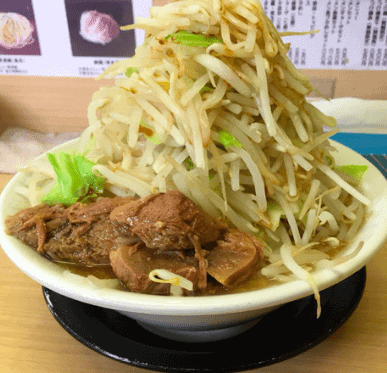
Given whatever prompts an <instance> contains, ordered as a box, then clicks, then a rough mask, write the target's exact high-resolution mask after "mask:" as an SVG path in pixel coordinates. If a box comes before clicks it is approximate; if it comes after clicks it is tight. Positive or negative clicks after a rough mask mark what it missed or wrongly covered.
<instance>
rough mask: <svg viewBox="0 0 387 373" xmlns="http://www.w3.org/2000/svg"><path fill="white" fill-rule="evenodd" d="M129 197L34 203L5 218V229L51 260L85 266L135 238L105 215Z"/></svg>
mask: <svg viewBox="0 0 387 373" xmlns="http://www.w3.org/2000/svg"><path fill="white" fill-rule="evenodd" d="M130 200H132V198H123V197H116V198H102V199H100V200H98V201H97V202H95V203H92V204H90V205H84V204H80V203H77V204H75V205H73V206H71V207H69V208H65V207H64V206H62V205H56V206H48V205H43V204H42V205H38V206H34V207H31V208H27V209H24V210H21V211H19V212H18V213H17V214H15V215H13V216H8V217H7V218H6V220H5V225H6V230H7V233H8V234H10V235H13V236H15V237H17V238H18V239H19V240H21V241H23V242H24V243H26V244H27V245H29V246H32V247H33V248H35V249H37V251H38V252H40V253H41V254H43V255H45V256H47V257H49V258H51V259H53V260H55V261H69V262H73V263H77V264H82V265H86V266H92V265H94V264H109V252H110V250H112V249H115V248H117V247H119V246H121V245H125V244H126V245H127V244H133V243H134V242H136V241H138V238H137V237H136V236H135V235H133V233H132V232H131V230H130V228H129V227H128V226H126V225H124V224H119V223H118V222H112V221H111V220H110V219H109V215H110V212H111V211H112V210H113V209H114V208H116V207H117V206H120V205H122V204H125V203H127V202H129V201H130Z"/></svg>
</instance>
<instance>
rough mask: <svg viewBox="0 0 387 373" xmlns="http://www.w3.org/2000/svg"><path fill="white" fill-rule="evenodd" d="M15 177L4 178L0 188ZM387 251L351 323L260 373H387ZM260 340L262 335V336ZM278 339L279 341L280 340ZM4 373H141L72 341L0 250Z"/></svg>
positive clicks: (374, 264)
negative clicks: (315, 344) (307, 349)
mask: <svg viewBox="0 0 387 373" xmlns="http://www.w3.org/2000/svg"><path fill="white" fill-rule="evenodd" d="M10 178H11V175H1V174H0V189H2V188H3V187H4V186H5V184H6V183H7V181H8V180H9V179H10ZM386 268H387V247H384V248H383V249H382V250H380V251H379V253H378V254H377V255H376V256H375V257H374V258H373V259H372V260H371V262H370V263H369V264H368V266H367V283H366V288H365V292H364V296H363V298H362V300H361V301H360V304H359V306H358V308H357V309H356V310H355V312H354V313H353V315H352V316H351V317H350V319H349V320H348V321H347V322H346V323H345V324H344V325H343V326H342V327H341V328H340V329H339V330H338V331H337V332H335V333H334V334H333V335H332V336H330V337H329V338H328V339H327V340H325V341H324V342H322V343H321V344H319V345H318V346H316V347H314V348H312V349H311V350H309V351H307V352H304V353H302V354H301V355H298V356H296V357H294V358H292V359H289V360H287V361H284V362H282V363H279V364H276V365H272V366H269V367H265V368H262V369H259V370H254V371H256V372H259V373H284V372H286V373H296V372H297V373H310V372H321V373H322V372H324V373H337V372H340V373H355V372H356V373H363V372H364V373H369V372H372V373H385V372H387V359H386V356H387V291H386V285H387V271H386ZM260 338H262V336H260ZM279 338H280V336H279ZM0 372H2V373H41V372H50V373H73V372H81V373H106V372H109V373H140V372H144V373H145V372H147V370H144V369H140V368H135V367H132V366H129V365H125V364H123V363H120V362H117V361H114V360H112V359H109V358H107V357H104V356H102V355H99V354H98V353H97V352H94V351H93V350H90V349H89V348H87V347H85V346H84V345H82V344H81V343H80V342H78V341H77V340H75V339H74V338H73V337H71V336H70V335H69V334H68V333H67V332H66V331H65V330H64V329H62V327H61V326H60V325H59V324H58V323H57V322H56V320H55V319H54V318H53V316H52V315H51V313H50V311H49V310H48V308H47V307H46V304H45V301H44V299H43V295H42V288H41V286H40V285H39V284H38V283H36V282H34V281H33V280H31V279H30V278H29V277H27V276H26V275H24V273H22V272H21V271H20V270H19V269H17V267H16V266H15V265H14V264H13V263H12V262H11V261H10V260H9V259H8V257H7V256H6V255H5V254H4V252H3V251H2V250H0Z"/></svg>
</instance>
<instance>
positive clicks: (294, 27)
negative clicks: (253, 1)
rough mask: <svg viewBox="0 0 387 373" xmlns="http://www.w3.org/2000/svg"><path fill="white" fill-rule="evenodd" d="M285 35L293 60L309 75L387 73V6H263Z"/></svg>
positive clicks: (271, 2) (322, 0)
mask: <svg viewBox="0 0 387 373" xmlns="http://www.w3.org/2000/svg"><path fill="white" fill-rule="evenodd" d="M262 5H263V7H264V10H265V12H266V14H267V15H268V16H269V17H270V19H271V20H272V22H273V24H274V26H275V27H276V28H277V29H278V30H279V31H282V32H304V31H312V30H316V31H317V30H318V32H317V33H313V34H310V35H302V36H287V37H284V38H283V39H284V41H285V42H286V43H290V44H291V47H290V50H289V54H288V55H289V58H290V59H291V60H292V62H293V63H294V64H295V65H296V67H299V68H303V69H351V70H370V69H372V70H385V69H386V67H387V34H386V25H387V0H318V1H317V0H263V1H262Z"/></svg>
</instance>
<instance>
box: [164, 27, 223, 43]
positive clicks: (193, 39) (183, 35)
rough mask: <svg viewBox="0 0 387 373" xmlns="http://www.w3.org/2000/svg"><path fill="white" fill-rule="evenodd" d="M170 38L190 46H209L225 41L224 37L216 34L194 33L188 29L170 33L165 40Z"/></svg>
mask: <svg viewBox="0 0 387 373" xmlns="http://www.w3.org/2000/svg"><path fill="white" fill-rule="evenodd" d="M168 39H172V40H173V41H175V42H177V43H179V44H183V45H187V46H189V47H209V46H210V45H212V44H214V43H223V41H222V39H219V38H216V37H214V36H205V35H202V34H192V33H190V32H188V31H178V32H176V33H174V34H169V35H168V36H167V37H166V38H165V40H168Z"/></svg>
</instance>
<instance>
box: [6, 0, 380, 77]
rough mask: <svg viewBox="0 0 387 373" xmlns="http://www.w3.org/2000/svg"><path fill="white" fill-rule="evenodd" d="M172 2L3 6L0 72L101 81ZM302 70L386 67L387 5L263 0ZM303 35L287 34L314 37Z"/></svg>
mask: <svg viewBox="0 0 387 373" xmlns="http://www.w3.org/2000/svg"><path fill="white" fill-rule="evenodd" d="M167 2H168V0H154V2H153V3H152V0H49V1H48V0H12V1H6V0H2V1H0V75H38V76H63V77H65V76H74V77H96V76H98V75H99V74H100V73H101V72H102V71H104V70H105V69H106V67H108V66H109V65H110V64H112V63H114V62H116V61H118V60H120V59H124V58H129V57H130V56H132V55H133V54H134V50H135V47H136V45H139V44H141V43H142V42H143V40H144V31H143V30H139V29H136V30H130V31H122V30H121V27H122V26H125V25H128V24H131V23H133V22H134V21H135V19H136V17H149V8H150V7H151V6H152V5H153V4H154V5H163V4H165V3H167ZM261 3H262V6H263V8H264V10H265V12H266V14H267V15H268V17H269V18H270V19H271V20H272V22H273V24H274V26H275V27H276V28H277V29H278V30H279V31H280V32H282V33H283V35H284V41H285V42H286V43H290V49H289V54H288V55H289V58H290V59H291V60H292V62H293V63H294V64H295V65H296V67H298V68H301V69H325V70H329V69H345V70H385V69H386V68H387V32H386V30H387V3H386V1H374V0H318V1H314V0H261ZM310 31H312V33H310V34H306V35H299V36H295V35H292V36H285V35H288V34H294V33H298V32H310Z"/></svg>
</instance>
